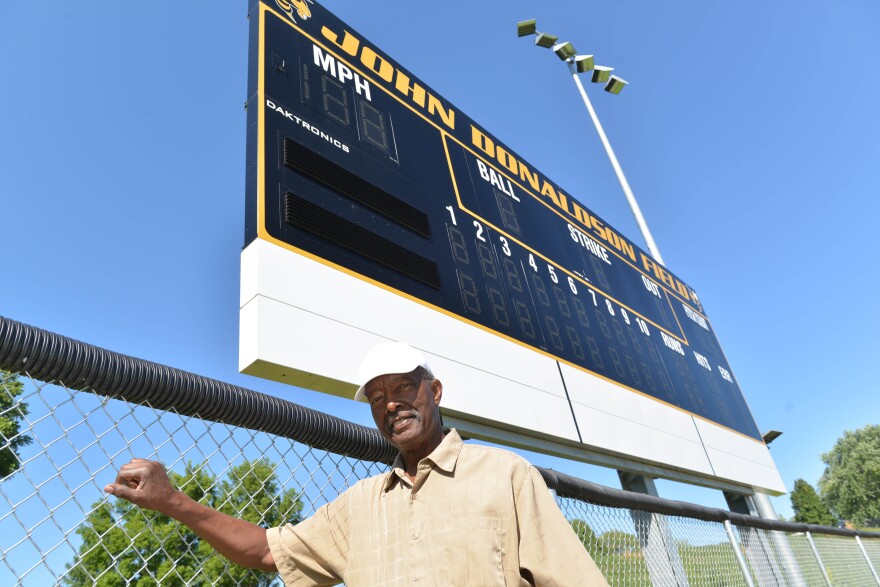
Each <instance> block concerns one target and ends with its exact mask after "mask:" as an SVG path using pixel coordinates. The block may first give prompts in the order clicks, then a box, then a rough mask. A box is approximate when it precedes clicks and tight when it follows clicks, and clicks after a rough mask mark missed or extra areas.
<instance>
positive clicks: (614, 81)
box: [605, 75, 629, 94]
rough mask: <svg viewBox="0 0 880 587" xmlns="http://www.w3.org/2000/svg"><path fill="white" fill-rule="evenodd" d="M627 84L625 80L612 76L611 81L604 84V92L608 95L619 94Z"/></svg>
mask: <svg viewBox="0 0 880 587" xmlns="http://www.w3.org/2000/svg"><path fill="white" fill-rule="evenodd" d="M628 83H629V82H628V81H626V80H625V79H621V78H619V77H617V76H616V75H612V76H611V79H609V80H608V83H607V84H605V91H606V92H608V93H609V94H619V93H620V91H621V90H622V89H623V87H624V86H625V85H626V84H628Z"/></svg>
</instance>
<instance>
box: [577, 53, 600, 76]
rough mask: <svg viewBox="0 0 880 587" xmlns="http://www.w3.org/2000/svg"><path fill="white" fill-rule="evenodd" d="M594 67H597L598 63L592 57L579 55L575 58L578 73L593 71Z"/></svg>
mask: <svg viewBox="0 0 880 587" xmlns="http://www.w3.org/2000/svg"><path fill="white" fill-rule="evenodd" d="M594 67H596V63H595V60H594V59H593V56H592V55H578V56H576V57H575V58H574V68H575V69H576V70H577V72H578V73H587V72H588V71H593V68H594Z"/></svg>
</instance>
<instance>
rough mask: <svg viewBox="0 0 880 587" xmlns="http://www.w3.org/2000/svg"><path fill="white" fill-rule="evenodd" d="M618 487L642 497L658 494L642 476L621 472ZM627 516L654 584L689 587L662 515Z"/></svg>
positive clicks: (652, 483)
mask: <svg viewBox="0 0 880 587" xmlns="http://www.w3.org/2000/svg"><path fill="white" fill-rule="evenodd" d="M617 476H618V477H619V478H620V484H621V485H622V486H623V488H624V489H626V490H627V491H634V492H636V493H643V494H645V495H653V496H654V497H658V495H657V486H656V485H654V480H653V479H651V478H650V477H645V476H644V475H636V474H632V473H627V472H624V471H618V472H617ZM629 513H630V516H631V517H632V520H633V525H634V526H635V529H636V534H638V536H639V542H641V544H642V553H643V554H644V556H645V564H646V565H647V567H648V575H649V576H650V577H651V583H652V584H654V585H678V586H679V587H688V585H689V583H688V578H687V574H686V573H685V571H684V564H682V562H681V557H680V556H679V554H678V547H677V546H676V544H675V541H674V540H673V539H672V531H671V530H670V528H669V522H668V521H667V520H666V517H665V516H663V515H662V514H654V513H651V512H640V511H637V510H633V509H631V510H630V512H629Z"/></svg>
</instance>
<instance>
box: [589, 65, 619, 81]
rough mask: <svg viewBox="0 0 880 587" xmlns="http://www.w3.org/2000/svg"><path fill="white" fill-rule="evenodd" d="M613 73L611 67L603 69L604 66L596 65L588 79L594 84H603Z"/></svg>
mask: <svg viewBox="0 0 880 587" xmlns="http://www.w3.org/2000/svg"><path fill="white" fill-rule="evenodd" d="M612 71H614V68H613V67H605V66H604V65H597V66H596V67H594V68H593V75H592V76H591V78H590V81H591V82H593V83H594V84H597V83H598V84H604V83H605V82H607V81H608V80H609V78H610V77H611V72H612Z"/></svg>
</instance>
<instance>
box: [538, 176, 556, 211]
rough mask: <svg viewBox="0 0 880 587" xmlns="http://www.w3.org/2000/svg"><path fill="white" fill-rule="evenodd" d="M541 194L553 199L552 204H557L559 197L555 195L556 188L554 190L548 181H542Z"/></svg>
mask: <svg viewBox="0 0 880 587" xmlns="http://www.w3.org/2000/svg"><path fill="white" fill-rule="evenodd" d="M541 195H542V196H547V197H549V198H550V199H551V200H553V203H554V204H556V205H557V206H559V197H558V196H557V195H556V190H554V189H553V186H552V185H550V184H549V183H547V182H546V181H545V182H544V185H543V186H542V187H541Z"/></svg>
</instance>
